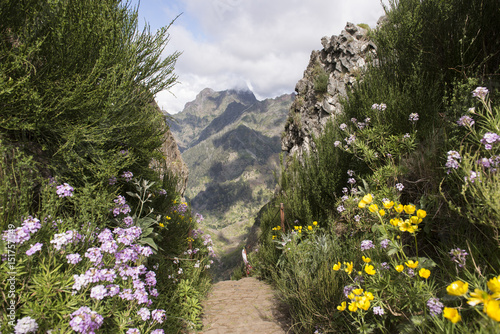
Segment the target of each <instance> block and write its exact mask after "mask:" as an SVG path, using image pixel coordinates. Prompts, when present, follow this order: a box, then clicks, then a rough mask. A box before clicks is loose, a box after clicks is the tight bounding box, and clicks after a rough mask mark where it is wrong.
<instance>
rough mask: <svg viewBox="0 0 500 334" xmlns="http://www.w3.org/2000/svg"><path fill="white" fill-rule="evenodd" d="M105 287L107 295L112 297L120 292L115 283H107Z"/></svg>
mask: <svg viewBox="0 0 500 334" xmlns="http://www.w3.org/2000/svg"><path fill="white" fill-rule="evenodd" d="M106 289H108V297H113V296H116V295H117V294H118V293H120V287H119V286H118V285H116V284H110V285H107V286H106Z"/></svg>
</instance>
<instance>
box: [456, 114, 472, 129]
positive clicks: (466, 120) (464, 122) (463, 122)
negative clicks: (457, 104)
mask: <svg viewBox="0 0 500 334" xmlns="http://www.w3.org/2000/svg"><path fill="white" fill-rule="evenodd" d="M474 123H475V122H474V120H473V119H472V117H470V116H467V115H464V116H462V117H460V118H459V120H458V121H457V124H458V125H459V126H467V127H471V126H473V125H474Z"/></svg>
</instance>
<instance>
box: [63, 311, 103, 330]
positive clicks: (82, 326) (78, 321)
mask: <svg viewBox="0 0 500 334" xmlns="http://www.w3.org/2000/svg"><path fill="white" fill-rule="evenodd" d="M70 316H71V320H70V322H69V325H70V326H71V328H72V329H73V330H74V331H75V332H77V333H85V334H92V333H95V331H96V330H98V329H99V327H101V326H102V323H103V322H104V318H103V317H102V315H100V314H99V313H97V312H95V311H92V310H91V309H90V308H88V307H87V306H82V307H80V308H79V309H78V310H76V311H75V312H73V313H71V315H70Z"/></svg>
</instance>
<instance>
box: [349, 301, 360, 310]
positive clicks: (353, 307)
mask: <svg viewBox="0 0 500 334" xmlns="http://www.w3.org/2000/svg"><path fill="white" fill-rule="evenodd" d="M357 310H358V303H356V302H351V303H349V311H351V312H356V311H357Z"/></svg>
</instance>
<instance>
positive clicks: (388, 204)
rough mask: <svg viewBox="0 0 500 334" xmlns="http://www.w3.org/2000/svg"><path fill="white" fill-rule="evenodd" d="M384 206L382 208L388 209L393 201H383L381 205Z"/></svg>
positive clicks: (392, 204)
mask: <svg viewBox="0 0 500 334" xmlns="http://www.w3.org/2000/svg"><path fill="white" fill-rule="evenodd" d="M382 204H383V205H384V208H386V209H390V208H392V207H393V206H394V202H393V201H385V202H384V203H382Z"/></svg>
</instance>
